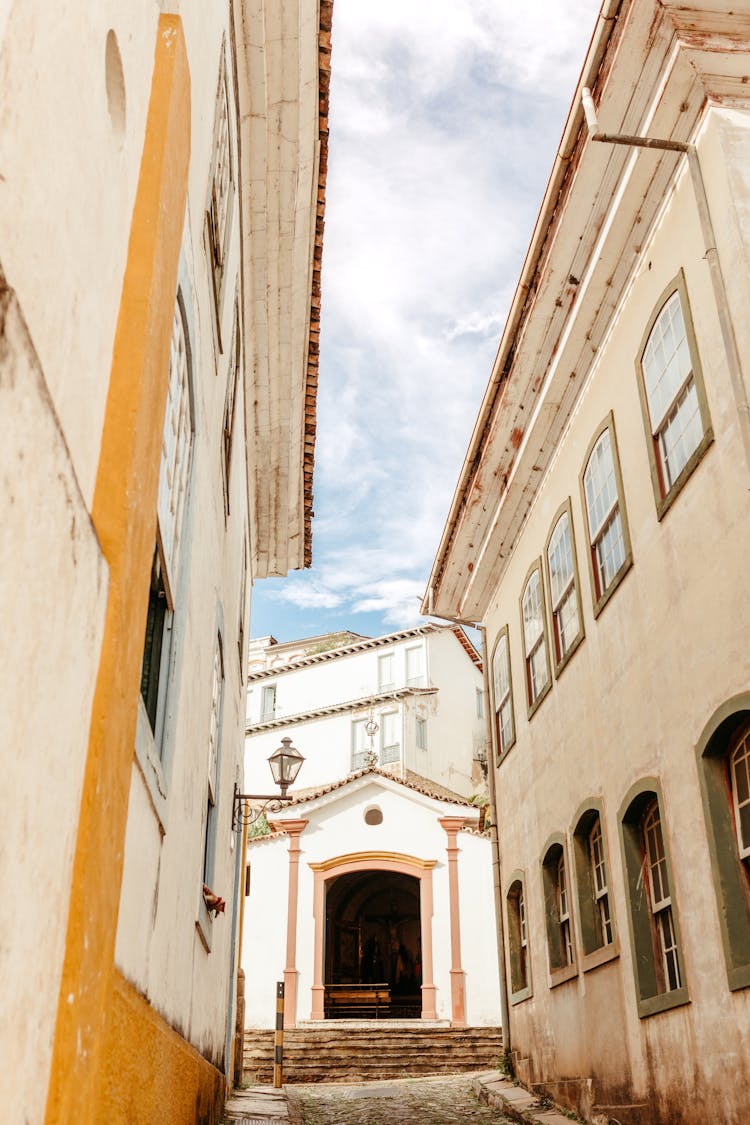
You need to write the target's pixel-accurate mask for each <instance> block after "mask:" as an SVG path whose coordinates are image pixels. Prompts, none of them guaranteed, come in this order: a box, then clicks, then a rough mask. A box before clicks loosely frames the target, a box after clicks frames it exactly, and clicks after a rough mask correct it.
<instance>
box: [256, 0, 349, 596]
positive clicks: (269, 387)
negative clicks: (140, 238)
mask: <svg viewBox="0 0 750 1125" xmlns="http://www.w3.org/2000/svg"><path fill="white" fill-rule="evenodd" d="M332 11H333V3H332V0H285V2H284V3H271V2H269V0H238V3H236V5H235V43H236V62H237V87H238V100H239V115H240V129H239V146H238V147H239V153H240V158H239V164H240V169H239V185H240V215H241V225H242V235H241V238H242V278H241V281H242V314H243V315H242V320H243V343H244V356H245V396H244V397H245V426H246V436H247V469H248V490H249V504H250V524H251V526H250V542H251V556H252V568H251V569H252V575H253V577H254V578H263V577H268V576H270V575H276V576H282V575H285V574H287V573H288V571H290V570H295V569H300V568H302V567H307V566H310V564H311V562H312V517H313V472H314V464H315V436H316V410H317V389H318V365H319V351H320V302H321V296H320V295H321V280H320V279H321V265H322V255H323V229H324V214H325V193H326V178H327V170H328V98H329V85H330V72H331V19H332Z"/></svg>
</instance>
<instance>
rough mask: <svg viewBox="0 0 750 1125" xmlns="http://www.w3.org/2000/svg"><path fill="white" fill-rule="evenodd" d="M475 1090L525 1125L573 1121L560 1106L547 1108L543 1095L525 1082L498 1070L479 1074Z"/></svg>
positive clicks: (480, 1097) (484, 1099)
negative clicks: (541, 1101) (517, 1082)
mask: <svg viewBox="0 0 750 1125" xmlns="http://www.w3.org/2000/svg"><path fill="white" fill-rule="evenodd" d="M473 1086H474V1093H475V1094H476V1096H477V1097H478V1098H479V1099H480V1101H483V1102H487V1103H488V1105H491V1106H492V1107H493V1109H499V1110H500V1112H501V1113H504V1114H505V1116H506V1117H511V1118H512V1119H513V1120H514V1121H520V1122H522V1123H523V1125H570V1122H571V1118H570V1117H567V1116H566V1115H565V1114H564V1113H560V1111H559V1110H558V1109H554V1108H552V1109H543V1108H542V1107H541V1106H540V1104H539V1099H538V1098H537V1097H535V1096H534V1095H533V1094H530V1093H529V1091H528V1090H524V1088H523V1086H515V1085H514V1084H513V1082H511V1081H510V1079H509V1078H503V1077H502V1075H500V1074H498V1072H497V1071H496V1070H487V1071H485V1072H484V1073H483V1074H478V1075H477V1076H476V1077H475V1078H474V1081H473Z"/></svg>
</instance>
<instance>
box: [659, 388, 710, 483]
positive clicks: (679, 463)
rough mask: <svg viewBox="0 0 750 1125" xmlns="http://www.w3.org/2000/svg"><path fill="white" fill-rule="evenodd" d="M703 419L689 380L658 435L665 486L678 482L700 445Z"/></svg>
mask: <svg viewBox="0 0 750 1125" xmlns="http://www.w3.org/2000/svg"><path fill="white" fill-rule="evenodd" d="M702 437H703V419H702V418H701V415H700V408H699V406H698V392H697V390H696V389H695V383H694V382H693V380H692V379H691V380H690V382H689V383H688V385H687V386H686V387H685V388H684V390H683V391H682V392H681V394H680V395H679V397H678V399H677V401H676V402H675V404H674V406H673V407H672V409H671V410H670V412H669V414H668V415H667V418H666V421H665V422H664V426H663V427H662V429H661V432H660V434H659V448H660V450H661V455H662V459H663V461H664V467H665V469H666V474H667V487H670V486H671V485H673V484H674V482H675V481H676V480H677V478H678V476H679V475H680V473H681V472H682V470H683V469H684V468H685V465H686V464H687V463H688V460H689V459H690V456H691V454H692V453H694V452H695V450H696V449H697V448H698V446H699V445H700V443H701V438H702Z"/></svg>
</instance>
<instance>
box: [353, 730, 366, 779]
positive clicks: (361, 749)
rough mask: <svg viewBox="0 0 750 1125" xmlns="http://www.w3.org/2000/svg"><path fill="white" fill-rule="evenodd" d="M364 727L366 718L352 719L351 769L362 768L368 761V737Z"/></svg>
mask: <svg viewBox="0 0 750 1125" xmlns="http://www.w3.org/2000/svg"><path fill="white" fill-rule="evenodd" d="M366 727H367V719H354V720H353V721H352V770H362V769H364V768H365V766H366V765H367V762H368V757H369V751H370V737H369V735H368V733H367V729H366Z"/></svg>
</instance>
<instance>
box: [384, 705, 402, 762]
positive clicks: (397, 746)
mask: <svg viewBox="0 0 750 1125" xmlns="http://www.w3.org/2000/svg"><path fill="white" fill-rule="evenodd" d="M400 759H401V736H400V722H399V713H398V711H386V712H385V714H383V715H381V716H380V764H381V765H383V766H388V765H391V764H392V763H393V762H398V761H400Z"/></svg>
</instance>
